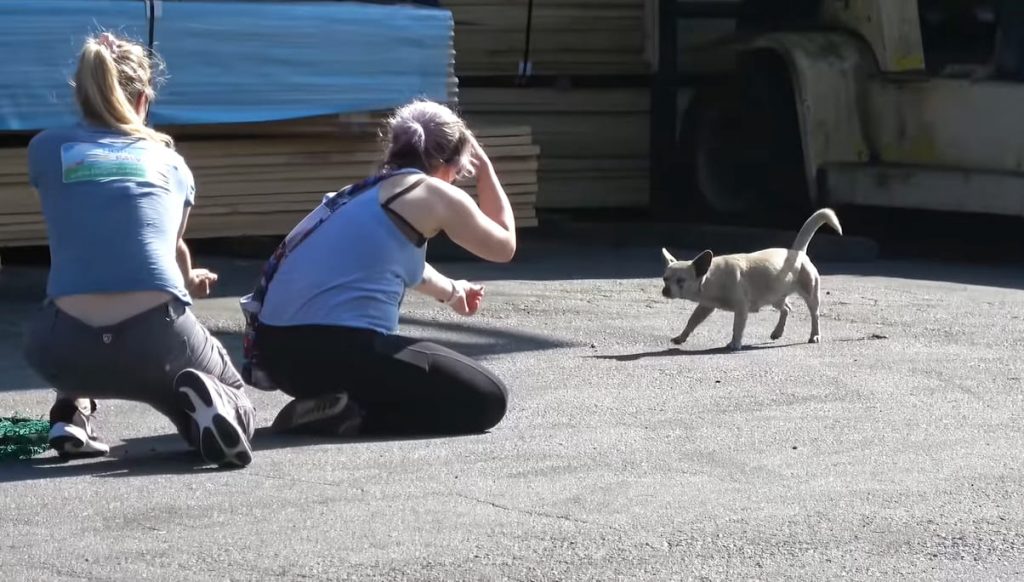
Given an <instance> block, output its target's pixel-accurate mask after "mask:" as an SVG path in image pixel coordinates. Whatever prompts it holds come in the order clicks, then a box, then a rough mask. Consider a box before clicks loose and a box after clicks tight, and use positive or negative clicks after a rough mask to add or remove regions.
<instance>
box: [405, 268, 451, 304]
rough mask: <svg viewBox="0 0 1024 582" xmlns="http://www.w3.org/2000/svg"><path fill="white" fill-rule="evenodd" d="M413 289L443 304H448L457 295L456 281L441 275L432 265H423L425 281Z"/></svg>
mask: <svg viewBox="0 0 1024 582" xmlns="http://www.w3.org/2000/svg"><path fill="white" fill-rule="evenodd" d="M413 289H414V290H415V291H419V292H420V293H423V294H424V295H429V296H430V297H433V298H434V299H437V300H438V301H440V302H442V303H447V302H448V300H450V299H451V298H452V296H453V295H455V293H456V289H455V281H453V280H451V279H449V278H448V277H445V276H444V275H442V274H441V273H439V272H438V270H437V269H435V268H434V267H433V266H431V264H430V263H424V264H423V280H422V281H420V284H419V285H417V286H415V287H413Z"/></svg>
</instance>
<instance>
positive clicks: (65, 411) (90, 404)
mask: <svg viewBox="0 0 1024 582" xmlns="http://www.w3.org/2000/svg"><path fill="white" fill-rule="evenodd" d="M95 412H96V401H95V400H92V399H90V398H79V399H77V400H70V399H59V400H57V401H56V402H54V403H53V406H52V407H51V408H50V435H49V442H50V447H51V448H52V449H53V450H55V451H57V455H58V456H60V458H62V459H66V460H71V459H80V458H90V457H102V456H105V455H107V454H109V453H110V447H109V446H107V444H106V443H104V442H102V441H101V440H100V439H99V437H98V436H96V432H95V431H94V430H93V428H92V422H91V418H92V415H93V413H95Z"/></svg>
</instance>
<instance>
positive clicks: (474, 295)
mask: <svg viewBox="0 0 1024 582" xmlns="http://www.w3.org/2000/svg"><path fill="white" fill-rule="evenodd" d="M413 290H415V291H419V292H420V293H423V294H424V295H429V296H430V297H433V298H434V299H437V300H438V301H440V302H442V303H447V304H448V305H449V306H451V308H452V309H454V310H455V311H456V313H459V314H460V315H474V314H476V312H477V311H478V310H479V309H480V303H481V302H482V301H483V298H484V288H483V286H482V285H477V284H475V283H470V282H469V281H464V280H459V281H456V280H454V279H449V278H448V277H446V276H444V275H442V274H441V273H439V272H438V271H437V269H435V268H434V267H433V266H431V265H430V263H424V265H423V280H422V281H420V284H419V285H416V286H415V287H413Z"/></svg>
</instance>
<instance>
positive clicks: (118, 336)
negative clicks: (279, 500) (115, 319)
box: [24, 300, 255, 444]
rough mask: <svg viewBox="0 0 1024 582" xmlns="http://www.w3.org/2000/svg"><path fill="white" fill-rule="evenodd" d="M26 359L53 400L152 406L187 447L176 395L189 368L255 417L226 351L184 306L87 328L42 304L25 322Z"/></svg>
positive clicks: (185, 422) (186, 425)
mask: <svg viewBox="0 0 1024 582" xmlns="http://www.w3.org/2000/svg"><path fill="white" fill-rule="evenodd" d="M24 355H25V359H26V360H27V361H28V364H29V365H30V366H31V367H32V369H33V370H35V372H36V373H37V374H39V375H40V376H41V377H42V378H43V379H45V380H46V381H47V382H49V383H50V384H51V385H52V386H53V387H54V388H55V389H56V390H57V399H58V401H60V400H65V399H67V400H74V399H78V398H93V399H105V398H111V399H116V400H132V401H136V402H143V403H145V404H149V405H150V406H152V407H153V408H156V409H157V410H158V411H160V412H161V413H163V414H164V416H166V417H167V418H169V419H170V420H171V422H172V423H174V426H175V427H176V428H177V429H178V432H179V433H180V434H181V435H182V436H183V437H184V438H185V440H186V441H188V442H189V443H190V444H192V443H194V442H195V440H194V438H195V437H194V435H191V434H190V431H191V428H190V427H191V426H192V424H193V423H192V422H191V419H190V417H189V415H188V413H187V412H186V411H185V410H184V408H183V406H182V404H181V402H182V401H181V399H180V396H179V395H178V393H177V392H176V391H175V389H174V378H175V377H176V376H177V375H178V373H179V372H181V371H182V370H184V369H186V368H191V369H193V370H198V371H200V372H205V373H206V374H207V375H208V376H209V377H211V378H212V379H213V380H215V381H217V382H219V383H220V384H221V385H222V388H224V390H223V392H224V393H225V395H227V397H228V398H229V399H231V401H233V403H234V404H235V406H236V410H237V411H238V413H240V414H242V415H244V416H246V417H247V418H248V419H249V422H246V423H244V424H243V426H244V427H245V428H246V429H247V430H248V431H249V432H250V434H249V436H250V437H252V434H251V431H252V427H253V425H254V422H253V419H254V416H255V415H254V410H253V406H252V403H251V402H250V401H249V398H248V397H247V396H246V395H245V391H244V388H245V383H244V382H243V381H242V378H241V376H240V375H239V374H238V371H237V370H236V369H235V367H234V366H233V365H232V363H231V359H230V357H229V356H228V353H227V350H225V349H224V346H223V345H222V344H221V343H220V342H219V341H218V340H217V338H215V337H213V336H212V335H211V334H210V332H209V331H208V330H207V329H206V328H205V327H203V325H202V324H201V323H199V321H198V320H197V319H196V318H195V316H194V315H193V314H192V311H191V310H190V309H189V308H188V306H186V305H185V304H184V303H182V302H181V301H178V300H171V301H169V302H168V303H166V304H163V305H160V306H158V307H155V308H153V309H150V310H147V311H144V312H143V313H140V314H138V315H135V316H132V317H130V318H128V319H126V320H124V321H122V322H119V323H117V324H114V325H111V326H105V327H92V326H90V325H88V324H86V323H84V322H82V321H81V320H78V319H76V318H74V317H72V316H70V315H68V314H67V313H65V312H63V311H61V310H60V308H58V307H57V306H56V305H55V304H54V303H52V302H50V301H47V302H46V303H44V304H43V307H42V309H41V310H40V311H39V312H38V313H36V314H35V316H34V317H33V318H32V320H31V321H30V322H29V324H28V326H27V329H26V334H25V344H24Z"/></svg>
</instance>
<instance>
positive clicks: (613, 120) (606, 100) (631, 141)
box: [460, 88, 650, 209]
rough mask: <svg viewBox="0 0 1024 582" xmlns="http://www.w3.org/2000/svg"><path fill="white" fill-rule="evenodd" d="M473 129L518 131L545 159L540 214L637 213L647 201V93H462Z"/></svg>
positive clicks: (491, 90) (530, 90)
mask: <svg viewBox="0 0 1024 582" xmlns="http://www.w3.org/2000/svg"><path fill="white" fill-rule="evenodd" d="M460 105H461V109H462V113H463V114H464V115H465V116H466V119H467V120H468V121H469V123H470V125H471V126H482V127H487V126H490V125H500V126H504V125H513V126H518V125H524V126H529V127H531V128H532V129H533V137H534V140H535V141H536V143H537V145H538V146H540V149H541V150H542V151H543V152H544V155H543V156H541V158H540V169H539V181H540V191H539V192H538V195H537V207H538V208H541V209H556V208H559V209H565V208H600V207H606V208H609V207H611V208H614V207H620V208H621V207H643V206H646V205H647V204H648V200H649V187H648V184H649V166H650V164H649V152H650V143H649V137H648V136H649V134H650V129H649V121H648V120H649V109H650V95H649V92H648V90H647V89H646V88H618V89H568V90H559V89H547V88H514V89H508V88H464V89H462V90H461V95H460Z"/></svg>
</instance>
